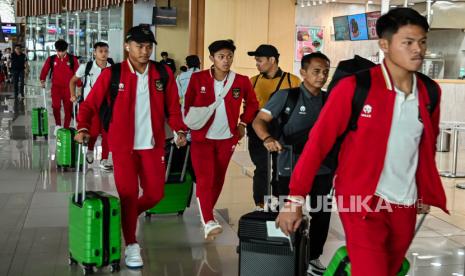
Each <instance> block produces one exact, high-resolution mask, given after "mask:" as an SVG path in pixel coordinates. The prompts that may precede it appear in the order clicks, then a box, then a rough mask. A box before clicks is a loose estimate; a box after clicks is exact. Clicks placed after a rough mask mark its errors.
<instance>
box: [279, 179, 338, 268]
mask: <svg viewBox="0 0 465 276" xmlns="http://www.w3.org/2000/svg"><path fill="white" fill-rule="evenodd" d="M289 182H290V177H282V176H280V177H279V178H278V186H279V193H280V194H281V195H288V194H289ZM331 187H332V174H325V175H317V176H315V179H314V180H313V187H312V191H311V192H310V208H311V210H310V216H311V217H312V219H311V220H310V231H309V238H310V249H309V250H310V252H309V257H310V260H314V259H317V258H319V257H320V256H321V255H322V254H323V247H324V245H325V242H326V239H327V238H328V231H329V222H330V219H331V209H329V210H324V209H323V208H322V207H324V203H325V202H327V200H328V197H327V196H328V194H329V193H330V192H331ZM325 211H326V212H325Z"/></svg>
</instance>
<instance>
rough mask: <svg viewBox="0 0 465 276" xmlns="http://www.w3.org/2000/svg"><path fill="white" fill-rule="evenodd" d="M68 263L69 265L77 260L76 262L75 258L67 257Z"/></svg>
mask: <svg viewBox="0 0 465 276" xmlns="http://www.w3.org/2000/svg"><path fill="white" fill-rule="evenodd" d="M68 264H69V265H77V264H78V262H77V261H76V260H75V259H73V258H71V257H69V258H68Z"/></svg>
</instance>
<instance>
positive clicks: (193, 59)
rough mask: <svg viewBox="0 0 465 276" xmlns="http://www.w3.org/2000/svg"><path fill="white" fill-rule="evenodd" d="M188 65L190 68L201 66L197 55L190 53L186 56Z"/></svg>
mask: <svg viewBox="0 0 465 276" xmlns="http://www.w3.org/2000/svg"><path fill="white" fill-rule="evenodd" d="M186 65H187V67H189V68H200V59H199V57H198V56H197V55H190V56H187V57H186Z"/></svg>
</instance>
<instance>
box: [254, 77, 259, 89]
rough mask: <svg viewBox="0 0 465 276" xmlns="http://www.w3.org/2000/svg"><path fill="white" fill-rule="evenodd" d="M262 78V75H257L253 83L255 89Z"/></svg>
mask: <svg viewBox="0 0 465 276" xmlns="http://www.w3.org/2000/svg"><path fill="white" fill-rule="evenodd" d="M259 77H260V75H257V77H256V78H255V81H254V82H253V88H254V89H255V86H257V82H258V78H259Z"/></svg>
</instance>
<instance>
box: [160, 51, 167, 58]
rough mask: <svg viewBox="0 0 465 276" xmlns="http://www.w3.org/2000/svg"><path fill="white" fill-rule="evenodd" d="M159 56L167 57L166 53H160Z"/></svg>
mask: <svg viewBox="0 0 465 276" xmlns="http://www.w3.org/2000/svg"><path fill="white" fill-rule="evenodd" d="M160 56H162V57H167V56H168V52H161V53H160Z"/></svg>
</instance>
